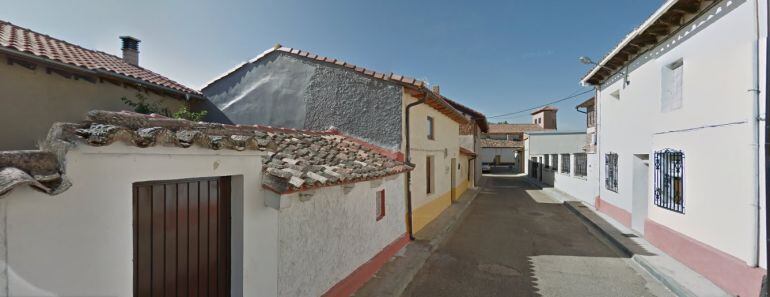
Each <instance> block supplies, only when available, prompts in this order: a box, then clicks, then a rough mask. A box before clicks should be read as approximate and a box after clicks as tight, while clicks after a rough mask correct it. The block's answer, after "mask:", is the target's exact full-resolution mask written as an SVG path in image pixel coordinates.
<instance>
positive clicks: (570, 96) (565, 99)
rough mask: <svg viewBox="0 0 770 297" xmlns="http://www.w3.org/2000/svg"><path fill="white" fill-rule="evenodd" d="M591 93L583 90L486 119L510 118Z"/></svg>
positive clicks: (591, 90)
mask: <svg viewBox="0 0 770 297" xmlns="http://www.w3.org/2000/svg"><path fill="white" fill-rule="evenodd" d="M593 91H594V90H593V89H589V90H585V91H583V92H580V93H577V94H574V95H569V96H568V97H564V98H561V99H558V100H554V101H551V102H548V103H546V104H543V105H538V106H535V107H532V108H527V109H522V110H519V111H514V112H509V113H504V114H499V115H496V116H491V117H487V118H488V119H493V118H499V117H505V116H511V115H515V114H519V113H522V112H527V111H530V110H533V109H538V108H541V107H545V106H548V105H551V104H556V103H559V102H562V101H567V100H569V99H573V98H576V97H579V96H581V95H585V94H588V93H590V92H593Z"/></svg>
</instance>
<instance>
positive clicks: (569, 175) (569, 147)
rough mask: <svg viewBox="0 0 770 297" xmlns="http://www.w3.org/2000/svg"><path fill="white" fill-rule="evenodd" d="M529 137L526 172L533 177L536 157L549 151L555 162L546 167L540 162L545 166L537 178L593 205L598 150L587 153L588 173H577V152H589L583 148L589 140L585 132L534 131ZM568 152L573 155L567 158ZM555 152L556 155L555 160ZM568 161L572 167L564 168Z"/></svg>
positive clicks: (551, 159)
mask: <svg viewBox="0 0 770 297" xmlns="http://www.w3.org/2000/svg"><path fill="white" fill-rule="evenodd" d="M525 139H526V140H525V141H524V148H525V150H524V160H527V161H526V163H527V166H525V173H527V175H528V176H530V177H531V175H530V173H531V172H530V171H531V169H532V162H533V161H532V157H536V158H538V160H543V159H544V157H543V156H545V155H549V156H550V158H549V161H550V165H551V166H549V167H548V168H546V167H545V166H544V165H545V164H542V161H540V162H539V163H540V164H538V166H539V167H543V168H542V170H539V171H538V173H537V176H536V177H534V178H536V179H538V180H539V181H540V182H542V183H544V184H546V185H550V186H552V187H553V188H554V189H557V190H559V191H562V192H564V193H566V194H569V195H570V196H573V197H575V198H578V199H580V200H582V201H583V202H585V203H588V204H589V205H593V204H594V199H595V197H596V193H597V191H598V187H597V181H598V177H597V173H598V171H597V170H595V169H596V162H595V160H596V158H595V154H586V165H587V166H588V167H587V172H586V173H587V174H586V175H585V176H580V175H577V174H575V168H576V157H575V154H585V151H584V149H583V148H584V146H585V141H586V133H585V132H557V131H554V132H531V133H528V134H527V136H526V137H525ZM564 154H568V155H569V158H568V159H567V158H565V156H564ZM554 155H556V159H555V160H554V159H553V156H554ZM566 162H569V166H568V168H569V170H567V171H566V172H564V170H563V169H564V168H565V167H564V166H565V164H566Z"/></svg>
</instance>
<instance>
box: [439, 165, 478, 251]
mask: <svg viewBox="0 0 770 297" xmlns="http://www.w3.org/2000/svg"><path fill="white" fill-rule="evenodd" d="M484 186H486V179H484V180H483V182H481V185H480V187H476V188H477V190H475V191H476V193H474V194H473V196H471V197H470V198H468V202H467V203H466V204H465V207H463V208H462V209H461V210H460V211H459V213H458V214H457V215H456V217H455V218H454V219H453V220H451V221H450V222H449V224H447V226H446V227H444V229H442V230H441V231H439V232H438V233H437V234H436V236H435V237H434V238H433V239H431V240H429V241H428V245H429V246H430V252H431V253H433V252H434V251H435V250H436V249H438V247H439V246H440V245H441V244H443V243H444V242H445V241H446V240H447V238H448V237H449V236H448V235H449V234H451V233H452V231H454V230H455V229H456V228H457V226H458V223H459V222H460V221H462V220H463V219H465V217H467V216H468V208H470V207H471V203H473V201H474V200H476V197H477V196H479V193H481V190H482V189H483V187H484Z"/></svg>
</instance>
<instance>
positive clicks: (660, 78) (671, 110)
mask: <svg viewBox="0 0 770 297" xmlns="http://www.w3.org/2000/svg"><path fill="white" fill-rule="evenodd" d="M670 3H671V1H669V2H667V3H666V5H668V4H670ZM757 4H759V5H760V7H759V8H758V7H757V6H756V5H757ZM766 8H767V3H766V1H746V0H732V1H717V2H716V3H715V4H714V6H713V7H712V8H710V9H709V10H707V11H705V12H704V13H703V14H702V15H701V16H698V17H697V18H696V19H694V20H693V21H692V23H691V24H690V25H688V26H685V27H684V28H683V29H682V30H681V31H678V32H675V34H673V35H671V36H668V37H667V38H666V39H663V40H661V41H660V44H659V45H657V46H655V47H653V48H651V49H650V50H649V51H647V52H645V53H644V54H643V55H641V56H640V57H639V58H637V59H635V60H634V61H632V62H631V63H630V64H629V66H628V74H627V79H628V81H629V82H630V83H627V84H626V83H624V79H623V76H624V74H623V73H619V74H616V75H614V76H612V77H611V78H609V79H607V80H606V81H604V82H602V83H601V84H600V85H598V86H597V87H598V91H597V103H598V110H599V117H598V123H599V126H598V134H599V139H598V142H599V147H598V158H599V161H600V174H601V178H600V185H601V187H600V188H601V190H600V193H599V197H598V198H597V202H598V204H599V205H597V206H598V207H599V209H600V210H602V211H604V212H607V213H608V214H610V215H612V216H613V217H615V218H616V219H617V220H618V221H620V222H622V223H624V224H626V225H629V227H631V228H632V229H635V230H636V231H638V232H640V233H643V234H644V235H645V237H647V238H648V239H649V240H650V241H651V242H652V243H653V244H655V245H657V246H658V247H660V248H661V249H663V250H664V251H666V252H667V253H669V254H671V255H672V256H674V257H675V258H677V259H679V260H680V261H682V262H683V263H685V264H686V265H688V266H690V267H691V268H693V269H694V270H696V271H698V272H699V273H701V274H703V275H704V276H706V277H707V278H709V279H711V280H712V281H713V282H715V284H717V285H719V286H720V287H722V288H724V289H726V290H727V291H728V292H730V293H732V294H740V295H741V296H756V295H757V294H758V292H759V283H760V281H761V275H762V274H764V270H763V269H758V268H756V267H757V266H761V267H764V266H765V265H764V264H765V260H764V259H765V257H766V255H765V252H764V251H765V247H764V236H765V235H764V234H765V232H766V231H765V230H764V228H762V227H761V226H764V220H765V218H764V216H763V214H762V212H764V211H762V212H760V207H763V206H761V205H762V204H764V201H765V197H764V187H765V185H764V183H763V182H760V181H761V180H764V173H763V172H761V171H763V170H760V166H764V165H760V164H764V158H763V157H762V156H764V152H763V149H762V146H760V145H757V144H758V143H763V141H764V136H761V135H760V134H761V133H759V129H758V125H759V124H760V123H758V121H757V117H758V116H759V115H761V114H764V112H765V110H766V107H765V106H764V103H763V102H762V101H763V100H760V99H759V97H758V94H764V93H765V90H766V89H765V85H764V81H765V79H766V73H765V71H764V69H765V66H764V65H765V64H766V61H765V54H764V53H765V51H766V42H765V40H766V35H767V32H766V27H767V26H766V24H767V20H766V15H765V14H762V17H760V19H758V18H757V14H756V11H766ZM757 22H760V24H762V25H758V24H757ZM758 27H759V28H762V29H761V31H759V32H757V30H756V28H758ZM760 53H761V54H760ZM672 65H675V66H672ZM672 67H681V68H679V71H681V72H679V74H678V75H680V76H679V78H680V80H679V81H680V84H679V85H677V86H674V87H675V88H677V89H678V90H679V95H680V96H681V97H680V98H681V99H680V100H681V101H678V102H676V104H672V103H671V102H667V101H665V100H666V99H664V98H668V97H666V96H669V95H667V93H666V92H668V90H669V88H671V87H672V86H671V85H669V83H667V81H669V80H670V79H669V77H668V76H667V75H669V74H667V73H669V72H670V71H669V70H668V69H672ZM629 119H634V120H633V121H629ZM761 125H764V123H763V122H762V123H761ZM631 135H632V136H633V137H629V136H631ZM666 149H672V150H676V151H680V152H682V153H683V155H684V161H683V164H684V166H683V190H682V192H683V211H682V212H681V213H680V212H675V211H671V210H668V209H664V208H662V207H660V206H658V205H656V204H655V202H654V201H655V194H654V193H655V185H654V178H655V175H654V172H655V166H656V164H655V161H654V154H655V152H659V151H663V150H666ZM609 153H612V154H617V156H618V165H617V171H618V182H617V185H618V186H617V190H614V189H612V190H611V189H608V187H607V186H606V184H605V182H604V181H605V180H606V178H607V170H606V169H605V167H606V163H607V162H606V160H605V156H606V155H607V154H609ZM760 238H762V239H761V240H760ZM685 251H686V252H685ZM696 255H697V256H696ZM728 271H729V272H728Z"/></svg>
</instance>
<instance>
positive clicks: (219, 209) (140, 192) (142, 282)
mask: <svg viewBox="0 0 770 297" xmlns="http://www.w3.org/2000/svg"><path fill="white" fill-rule="evenodd" d="M133 194H134V195H133V212H134V296H137V297H145V296H147V297H150V296H222V297H226V296H230V235H231V234H230V177H211V178H200V179H186V180H174V181H153V182H141V183H135V184H134V185H133Z"/></svg>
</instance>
